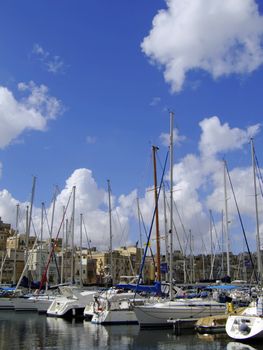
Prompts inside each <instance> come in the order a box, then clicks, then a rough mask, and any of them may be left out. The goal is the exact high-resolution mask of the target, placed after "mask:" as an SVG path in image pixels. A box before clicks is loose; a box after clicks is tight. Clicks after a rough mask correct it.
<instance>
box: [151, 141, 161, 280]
mask: <svg viewBox="0 0 263 350" xmlns="http://www.w3.org/2000/svg"><path fill="white" fill-rule="evenodd" d="M158 149H159V148H158V147H156V146H152V151H153V176H154V198H155V227H156V255H157V281H158V282H160V281H161V260H160V233H159V213H158V194H157V171H156V151H157V150H158Z"/></svg>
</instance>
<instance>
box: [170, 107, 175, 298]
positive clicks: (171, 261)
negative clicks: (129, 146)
mask: <svg viewBox="0 0 263 350" xmlns="http://www.w3.org/2000/svg"><path fill="white" fill-rule="evenodd" d="M173 130H174V113H173V112H170V229H169V231H170V264H169V265H170V273H169V282H170V299H172V298H173V285H172V284H173V162H174V160H173Z"/></svg>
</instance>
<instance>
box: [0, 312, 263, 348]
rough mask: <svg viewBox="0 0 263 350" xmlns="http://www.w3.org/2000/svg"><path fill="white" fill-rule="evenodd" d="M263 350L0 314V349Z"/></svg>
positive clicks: (213, 339)
mask: <svg viewBox="0 0 263 350" xmlns="http://www.w3.org/2000/svg"><path fill="white" fill-rule="evenodd" d="M175 348H176V350H188V349H191V350H207V349H208V348H209V350H210V349H211V350H219V349H220V350H221V349H226V350H241V349H242V350H253V349H256V350H263V345H260V344H259V345H256V346H255V347H254V345H253V346H252V347H250V345H245V344H242V343H238V342H233V341H231V339H230V338H228V337H227V335H225V334H215V335H209V336H208V335H207V336H205V335H200V334H194V333H192V334H181V335H176V334H175V333H174V332H173V331H172V330H155V329H154V330H140V328H139V326H136V325H130V326H129V325H127V326H107V327H104V326H101V325H94V324H92V323H90V322H88V321H75V320H71V321H67V320H64V319H61V318H50V317H46V316H45V315H38V314H36V313H16V312H14V311H8V312H7V311H5V312H0V350H2V349H3V350H5V349H10V350H11V349H13V350H18V349H19V350H28V349H33V350H34V349H57V350H75V349H76V350H84V349H85V350H86V349H89V350H94V349H103V350H108V349H111V350H132V349H134V350H149V349H151V350H172V349H173V350H174V349H175Z"/></svg>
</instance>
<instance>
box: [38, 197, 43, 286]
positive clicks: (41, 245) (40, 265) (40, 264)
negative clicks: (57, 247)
mask: <svg viewBox="0 0 263 350" xmlns="http://www.w3.org/2000/svg"><path fill="white" fill-rule="evenodd" d="M43 228H44V202H42V203H41V226H40V254H39V269H38V275H39V280H40V279H41V276H42V260H43V259H42V253H43Z"/></svg>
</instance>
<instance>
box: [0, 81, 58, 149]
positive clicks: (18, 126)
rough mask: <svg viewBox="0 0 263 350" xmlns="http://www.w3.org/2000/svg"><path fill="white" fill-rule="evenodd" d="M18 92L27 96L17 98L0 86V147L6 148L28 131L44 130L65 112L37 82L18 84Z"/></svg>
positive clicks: (55, 99)
mask: <svg viewBox="0 0 263 350" xmlns="http://www.w3.org/2000/svg"><path fill="white" fill-rule="evenodd" d="M18 89H19V90H20V91H21V92H22V93H23V94H24V95H25V96H24V97H23V98H22V99H21V100H18V99H16V98H15V96H14V95H13V93H12V92H11V91H10V90H9V89H8V88H6V87H4V86H0V123H1V128H0V148H2V149H3V148H5V147H6V146H8V145H9V144H10V143H11V142H13V141H14V140H16V139H17V137H19V136H20V135H21V134H22V133H23V132H24V131H25V130H38V131H44V130H45V129H46V127H47V123H48V121H49V120H50V119H56V118H57V116H58V115H59V114H60V113H61V112H62V103H61V102H60V101H59V100H58V99H57V98H55V97H52V96H50V95H49V93H48V88H47V87H46V86H45V85H40V86H38V85H36V84H35V83H34V82H32V81H31V82H29V83H28V84H26V83H19V84H18Z"/></svg>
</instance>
